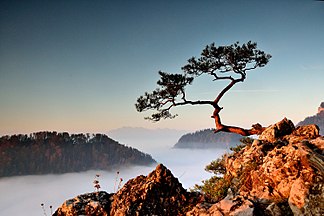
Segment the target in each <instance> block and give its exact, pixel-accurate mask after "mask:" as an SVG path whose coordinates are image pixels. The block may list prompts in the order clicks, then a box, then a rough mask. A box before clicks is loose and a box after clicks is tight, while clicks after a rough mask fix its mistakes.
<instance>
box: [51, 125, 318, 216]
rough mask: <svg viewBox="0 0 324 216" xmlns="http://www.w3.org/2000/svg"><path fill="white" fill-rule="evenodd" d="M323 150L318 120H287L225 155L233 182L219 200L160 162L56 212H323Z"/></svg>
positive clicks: (245, 215)
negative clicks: (191, 187)
mask: <svg viewBox="0 0 324 216" xmlns="http://www.w3.org/2000/svg"><path fill="white" fill-rule="evenodd" d="M323 150H324V137H322V136H319V129H318V127H317V126H316V125H307V126H299V127H297V128H295V126H294V124H293V123H292V122H291V121H290V120H288V119H283V120H282V121H280V122H278V123H276V124H274V125H271V126H270V127H268V128H267V129H266V130H265V131H264V132H263V133H262V134H261V135H260V137H259V139H258V140H254V141H253V142H252V143H251V144H247V145H246V146H245V147H243V148H239V149H236V152H234V153H233V154H231V155H226V156H225V157H223V162H222V163H219V164H222V166H223V168H224V170H225V171H224V173H225V174H224V176H223V177H220V178H222V181H223V183H224V181H228V182H227V183H228V184H227V183H226V184H223V185H224V187H226V188H221V190H225V191H226V190H227V191H228V192H227V195H226V196H225V197H221V198H220V199H218V200H217V201H215V202H211V199H209V198H208V197H207V194H206V193H200V194H199V193H196V192H195V193H193V192H188V191H186V190H185V189H184V188H183V187H182V185H181V183H179V181H178V179H177V178H175V177H174V176H173V175H172V173H171V171H170V170H168V169H167V168H166V167H165V166H163V165H162V164H160V165H158V166H157V167H156V169H155V170H154V171H153V172H151V173H150V174H149V175H148V176H138V177H136V178H134V179H131V180H129V181H128V182H127V183H126V184H125V185H124V186H123V187H122V188H121V189H120V190H119V191H118V192H117V193H116V194H104V192H100V193H98V192H97V193H92V194H91V195H82V196H78V197H76V198H74V199H71V200H68V201H66V202H65V203H64V204H63V205H62V207H60V208H59V209H58V210H57V212H56V213H55V214H56V215H58V216H59V215H187V216H198V215H199V216H213V215H214V216H217V215H219V216H221V215H222V216H224V215H228V216H234V215H235V216H252V215H266V216H280V215H295V216H301V215H306V216H308V215H324V183H323V182H324V156H323ZM216 186H219V185H216V184H215V186H213V185H209V187H216ZM217 188H220V187H217ZM100 194H102V195H100ZM100 196H101V197H102V198H103V201H104V202H101V198H100ZM89 197H90V198H91V199H88V198H89ZM98 197H99V198H98ZM76 212H77V213H76ZM89 212H92V213H89Z"/></svg>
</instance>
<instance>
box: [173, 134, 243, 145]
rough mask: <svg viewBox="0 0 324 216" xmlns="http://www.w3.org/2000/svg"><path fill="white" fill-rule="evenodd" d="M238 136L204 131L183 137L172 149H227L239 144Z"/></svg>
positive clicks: (239, 136)
mask: <svg viewBox="0 0 324 216" xmlns="http://www.w3.org/2000/svg"><path fill="white" fill-rule="evenodd" d="M241 138H242V136H241V135H239V134H233V133H225V132H219V133H216V134H215V133H214V129H205V130H200V131H196V132H194V133H187V134H185V135H183V136H182V137H181V138H180V139H179V141H178V142H177V143H176V144H175V145H174V148H199V149H209V148H228V147H233V146H236V145H238V144H240V139H241Z"/></svg>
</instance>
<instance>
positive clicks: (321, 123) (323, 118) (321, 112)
mask: <svg viewBox="0 0 324 216" xmlns="http://www.w3.org/2000/svg"><path fill="white" fill-rule="evenodd" d="M308 124H316V125H317V126H318V127H319V129H320V134H321V135H322V136H323V135H324V102H322V103H321V104H320V106H319V107H318V111H317V114H316V115H313V116H309V117H306V118H305V119H304V120H303V121H301V122H299V123H298V124H297V126H301V125H308Z"/></svg>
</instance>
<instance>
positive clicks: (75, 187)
mask: <svg viewBox="0 0 324 216" xmlns="http://www.w3.org/2000/svg"><path fill="white" fill-rule="evenodd" d="M181 133H182V134H183V132H181ZM153 135H154V134H153ZM153 135H152V133H151V136H150V138H149V139H148V138H147V139H146V138H145V136H141V137H137V138H135V137H133V138H132V137H127V136H124V137H122V136H118V134H112V135H111V136H112V138H113V139H115V140H118V141H119V142H120V143H121V144H125V145H128V146H132V147H134V148H138V149H139V150H141V151H143V152H145V153H149V154H151V155H152V157H153V158H154V159H155V160H156V161H157V162H158V163H163V164H164V165H165V166H166V167H168V168H169V169H170V170H171V172H172V173H173V175H174V176H175V177H177V178H178V179H179V181H180V182H181V183H182V185H183V187H184V188H187V189H189V188H191V187H193V186H194V185H195V184H200V183H201V181H202V180H204V179H207V178H209V177H210V174H209V173H208V172H206V171H205V170H204V168H205V166H206V165H207V164H208V163H209V162H211V161H212V160H214V159H217V158H219V157H220V156H221V155H222V154H223V153H225V152H226V150H225V148H224V149H210V150H199V149H198V150H197V149H195V150H191V149H174V148H172V147H173V145H174V144H175V143H176V142H177V139H178V138H179V137H180V133H179V134H174V133H173V134H172V135H171V134H164V135H163V136H162V135H156V136H155V137H154V136H153ZM108 136H110V135H109V134H108ZM155 166H156V165H152V166H150V167H143V166H133V167H127V168H123V169H120V170H112V171H110V172H108V171H100V170H91V171H87V172H80V173H67V174H61V175H31V176H18V177H5V178H0V191H1V196H0V215H44V214H43V210H42V208H41V203H44V205H45V210H46V212H47V215H50V208H49V206H50V205H51V206H53V212H54V211H55V210H56V208H57V207H59V206H60V205H61V204H62V203H63V202H64V201H65V200H67V199H70V198H73V197H75V196H77V195H79V194H83V193H88V192H93V191H94V187H93V180H94V176H95V175H96V174H100V177H99V182H100V185H101V190H105V191H107V192H108V193H113V192H115V190H116V189H117V185H118V182H119V178H123V184H124V183H126V182H127V180H129V179H131V178H135V177H136V176H138V175H147V174H149V173H150V172H151V171H153V170H154V168H155ZM117 171H119V176H118V181H117V183H116V172H117Z"/></svg>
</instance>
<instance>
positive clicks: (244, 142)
mask: <svg viewBox="0 0 324 216" xmlns="http://www.w3.org/2000/svg"><path fill="white" fill-rule="evenodd" d="M253 140H254V139H252V138H250V137H243V138H242V139H240V142H241V144H240V145H237V146H235V147H231V148H230V150H231V151H233V152H239V151H241V150H242V149H243V148H245V147H246V146H248V145H252V142H253Z"/></svg>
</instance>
